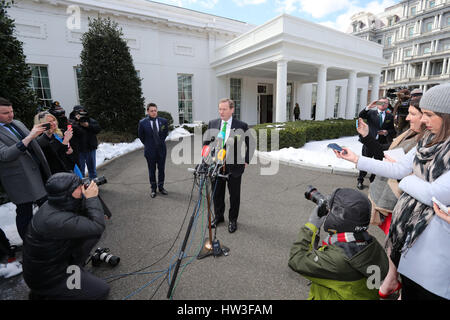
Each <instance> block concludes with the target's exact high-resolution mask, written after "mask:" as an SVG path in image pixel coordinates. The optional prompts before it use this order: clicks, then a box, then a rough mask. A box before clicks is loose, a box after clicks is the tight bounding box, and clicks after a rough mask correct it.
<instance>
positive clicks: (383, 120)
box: [357, 98, 396, 190]
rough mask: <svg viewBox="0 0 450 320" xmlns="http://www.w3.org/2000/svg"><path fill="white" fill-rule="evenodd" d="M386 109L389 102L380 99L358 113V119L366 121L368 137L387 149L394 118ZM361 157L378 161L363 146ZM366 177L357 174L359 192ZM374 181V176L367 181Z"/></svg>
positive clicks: (391, 138) (390, 140)
mask: <svg viewBox="0 0 450 320" xmlns="http://www.w3.org/2000/svg"><path fill="white" fill-rule="evenodd" d="M388 107H389V100H388V99H386V98H382V99H380V100H378V101H374V102H372V103H371V104H370V105H368V106H367V107H366V108H364V109H363V110H361V112H360V113H359V117H360V118H362V119H365V120H367V124H368V125H369V135H371V136H372V137H374V138H375V139H376V140H377V141H378V142H379V143H380V144H382V145H385V146H386V147H389V145H390V144H391V142H392V140H393V139H394V138H395V135H396V131H395V127H394V116H393V115H392V113H391V112H390V111H389V110H388ZM362 155H363V156H366V157H370V158H375V159H378V158H377V157H376V156H375V155H374V152H373V151H372V150H370V149H369V148H367V147H366V146H365V145H364V146H363V148H362ZM379 160H381V159H379ZM366 175H367V172H366V171H360V172H359V176H358V184H357V187H358V189H360V190H362V189H363V188H364V185H363V182H364V177H365V176H366ZM374 179H375V175H374V174H372V175H371V176H370V178H369V181H370V182H372V181H373V180H374Z"/></svg>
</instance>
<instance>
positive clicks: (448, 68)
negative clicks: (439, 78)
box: [445, 58, 450, 74]
mask: <svg viewBox="0 0 450 320" xmlns="http://www.w3.org/2000/svg"><path fill="white" fill-rule="evenodd" d="M445 73H446V74H449V73H450V58H448V63H447V71H446V72H445Z"/></svg>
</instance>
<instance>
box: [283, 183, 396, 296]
mask: <svg viewBox="0 0 450 320" xmlns="http://www.w3.org/2000/svg"><path fill="white" fill-rule="evenodd" d="M305 197H306V198H307V199H309V200H312V201H314V202H315V203H316V204H317V206H316V207H315V208H314V210H313V211H312V213H311V216H310V218H309V221H308V222H307V223H306V224H305V226H303V227H302V228H301V229H300V232H299V235H298V238H297V241H296V242H295V243H294V244H293V246H292V248H291V251H290V255H289V267H290V268H291V269H292V270H294V271H295V272H298V273H300V274H301V275H302V276H304V277H305V278H307V279H309V280H310V281H311V282H312V284H311V289H310V292H309V297H308V299H309V300H377V299H378V289H377V288H376V283H375V285H373V283H371V284H372V285H373V288H369V285H368V284H369V281H368V278H369V277H371V276H372V275H374V276H375V282H376V280H378V282H381V280H382V279H384V277H385V276H386V274H387V271H388V258H387V256H386V253H385V252H384V249H383V247H382V246H381V245H380V244H379V243H378V241H377V240H376V239H375V238H374V237H372V236H371V235H370V234H369V233H368V232H367V229H368V226H369V222H370V211H371V205H370V202H369V199H368V198H367V196H365V195H364V194H362V193H361V192H359V191H357V190H354V189H346V188H342V189H340V188H339V189H336V190H335V191H334V192H333V194H332V195H331V196H330V197H324V196H323V195H321V194H320V193H319V192H318V191H317V189H315V188H314V187H311V186H309V188H308V190H307V191H306V193H305ZM322 225H323V229H324V231H325V232H327V233H328V237H327V238H326V239H325V241H324V242H323V245H322V246H320V247H318V242H319V234H320V228H321V226H322ZM374 272H375V274H374ZM377 276H378V279H377Z"/></svg>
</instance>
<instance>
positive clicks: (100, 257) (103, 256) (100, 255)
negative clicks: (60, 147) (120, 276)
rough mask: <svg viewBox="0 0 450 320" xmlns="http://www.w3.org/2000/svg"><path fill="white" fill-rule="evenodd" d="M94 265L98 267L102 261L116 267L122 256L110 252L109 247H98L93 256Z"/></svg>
mask: <svg viewBox="0 0 450 320" xmlns="http://www.w3.org/2000/svg"><path fill="white" fill-rule="evenodd" d="M91 260H92V265H93V266H94V267H98V266H99V265H100V264H101V262H105V263H107V264H109V265H110V266H111V267H115V266H117V265H118V264H119V262H120V258H119V257H117V256H114V255H112V254H110V253H109V248H97V249H96V250H95V252H94V254H93V255H92V257H91Z"/></svg>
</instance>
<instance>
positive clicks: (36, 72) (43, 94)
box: [29, 65, 52, 107]
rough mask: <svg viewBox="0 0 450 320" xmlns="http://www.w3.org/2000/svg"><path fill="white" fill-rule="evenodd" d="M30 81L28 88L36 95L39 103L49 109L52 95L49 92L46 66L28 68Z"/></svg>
mask: <svg viewBox="0 0 450 320" xmlns="http://www.w3.org/2000/svg"><path fill="white" fill-rule="evenodd" d="M30 68H31V79H30V82H29V84H30V87H31V88H32V89H33V90H34V92H35V93H36V96H37V97H38V99H39V102H40V103H42V104H43V105H45V106H47V107H50V105H51V102H52V93H51V91H50V80H49V78H48V70H47V66H33V65H31V66H30Z"/></svg>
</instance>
